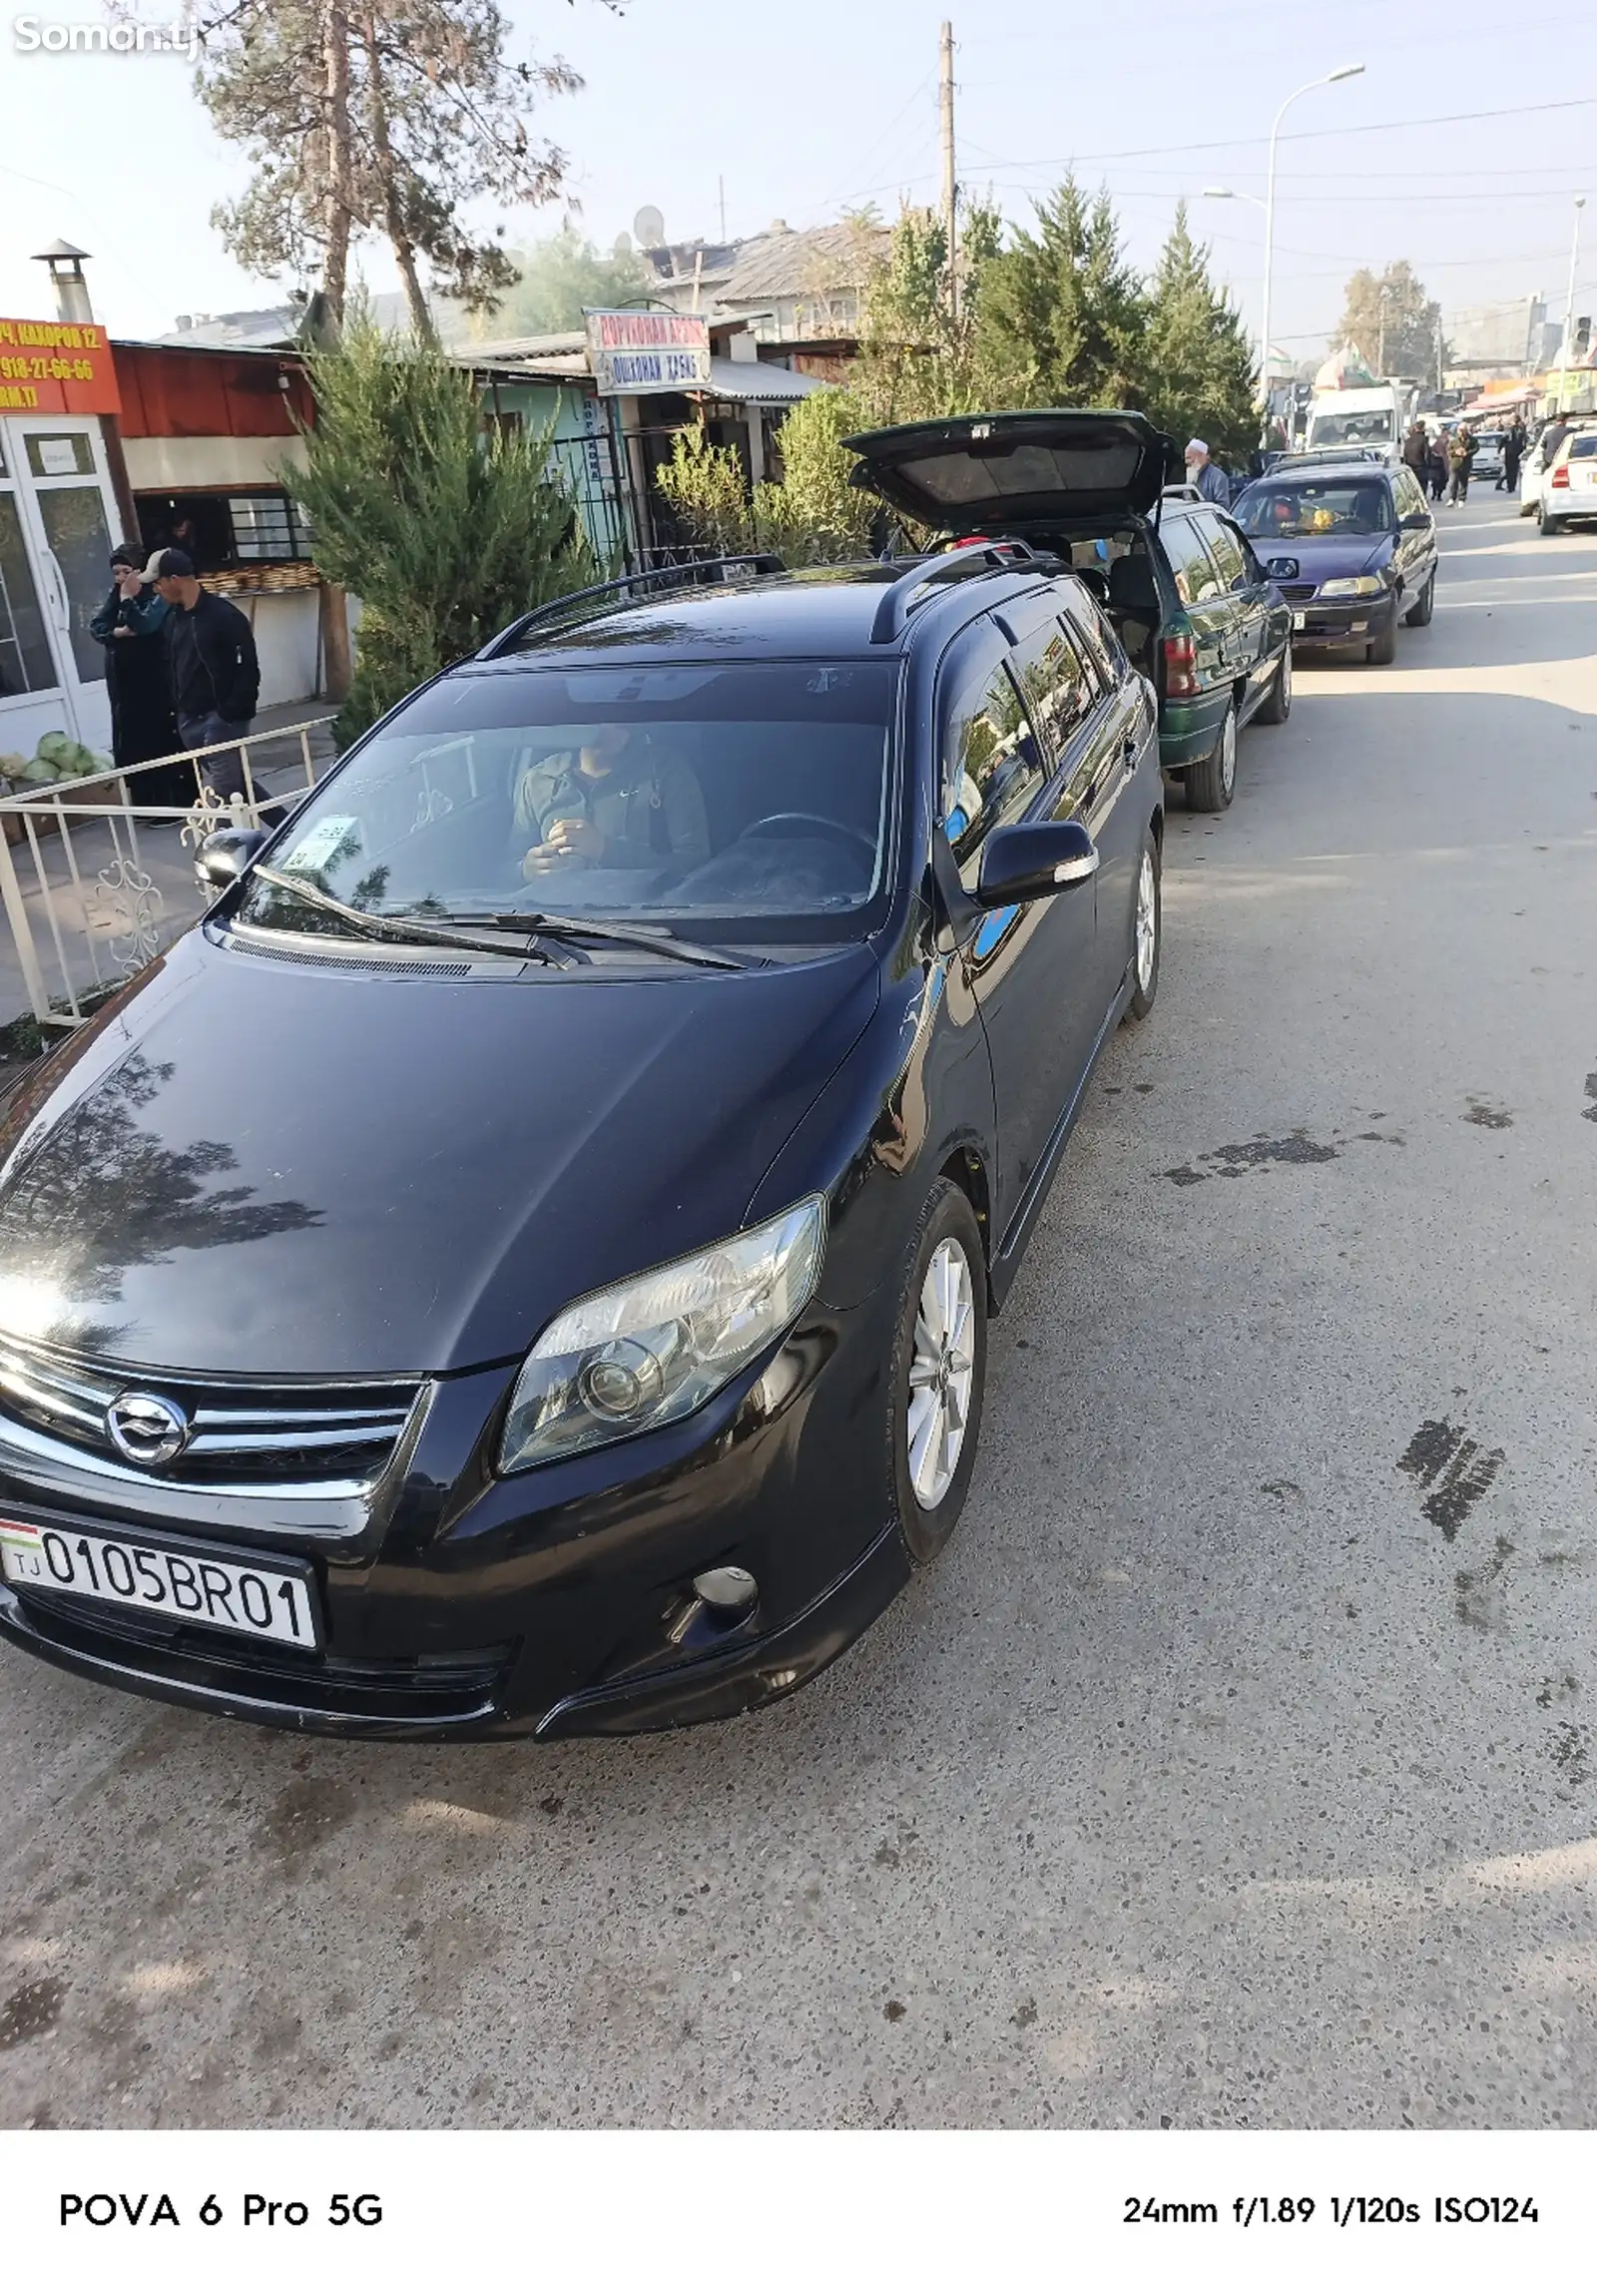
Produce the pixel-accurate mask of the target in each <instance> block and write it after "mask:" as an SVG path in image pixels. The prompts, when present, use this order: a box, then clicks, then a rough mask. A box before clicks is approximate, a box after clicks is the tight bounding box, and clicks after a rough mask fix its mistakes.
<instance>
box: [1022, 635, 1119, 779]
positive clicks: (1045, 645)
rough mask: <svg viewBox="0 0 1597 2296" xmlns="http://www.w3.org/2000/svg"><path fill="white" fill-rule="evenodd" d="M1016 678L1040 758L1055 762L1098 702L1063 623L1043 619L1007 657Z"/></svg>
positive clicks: (1093, 681)
mask: <svg viewBox="0 0 1597 2296" xmlns="http://www.w3.org/2000/svg"><path fill="white" fill-rule="evenodd" d="M1009 660H1010V667H1011V668H1012V669H1013V671H1014V672H1015V675H1016V677H1017V678H1018V679H1019V681H1020V690H1021V692H1022V693H1023V694H1024V695H1025V697H1026V704H1027V707H1028V709H1029V710H1030V712H1031V722H1032V724H1033V726H1034V727H1035V728H1036V730H1037V733H1038V736H1039V738H1040V739H1041V742H1042V746H1043V754H1044V761H1045V764H1046V765H1047V766H1048V767H1049V768H1050V769H1051V768H1052V767H1054V766H1057V765H1058V763H1059V761H1060V759H1061V758H1062V757H1063V756H1064V754H1065V751H1066V748H1067V747H1068V746H1069V743H1070V738H1071V736H1072V735H1073V734H1074V733H1075V731H1076V728H1077V727H1078V726H1080V725H1082V724H1083V723H1084V722H1085V721H1086V719H1087V718H1089V717H1090V716H1091V715H1092V712H1093V711H1094V710H1095V709H1096V708H1097V706H1098V684H1097V680H1096V677H1095V676H1094V675H1093V674H1092V673H1091V672H1090V671H1089V670H1088V668H1087V665H1086V663H1085V662H1084V661H1083V659H1082V655H1081V651H1080V649H1079V648H1078V647H1077V646H1076V645H1075V644H1074V642H1073V640H1072V639H1071V637H1070V635H1069V633H1068V632H1067V630H1066V629H1065V627H1064V625H1063V623H1061V622H1058V621H1051V622H1045V623H1044V624H1043V625H1042V627H1041V629H1039V630H1034V631H1032V632H1031V633H1030V635H1029V636H1027V637H1025V638H1023V639H1021V640H1020V642H1019V644H1018V645H1017V646H1016V647H1015V650H1014V652H1013V654H1012V655H1011V656H1010V658H1009Z"/></svg>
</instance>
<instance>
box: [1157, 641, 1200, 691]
mask: <svg viewBox="0 0 1597 2296" xmlns="http://www.w3.org/2000/svg"><path fill="white" fill-rule="evenodd" d="M1197 691H1198V656H1197V653H1196V652H1195V650H1194V648H1193V642H1192V632H1191V631H1190V630H1184V631H1183V632H1182V633H1181V635H1180V636H1179V637H1176V638H1167V639H1166V640H1165V693H1166V696H1167V697H1168V698H1170V699H1172V700H1176V701H1180V700H1182V699H1183V698H1184V697H1185V696H1187V695H1189V694H1196V693H1197Z"/></svg>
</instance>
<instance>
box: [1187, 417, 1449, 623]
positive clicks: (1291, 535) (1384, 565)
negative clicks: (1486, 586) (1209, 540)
mask: <svg viewBox="0 0 1597 2296" xmlns="http://www.w3.org/2000/svg"><path fill="white" fill-rule="evenodd" d="M1232 516H1233V517H1234V518H1235V519H1236V520H1237V523H1238V524H1239V525H1240V526H1241V527H1242V529H1243V532H1244V533H1245V534H1246V535H1247V536H1248V538H1249V539H1250V541H1251V542H1252V543H1253V546H1254V549H1255V550H1256V551H1257V553H1258V555H1259V556H1260V557H1261V558H1262V559H1263V560H1264V563H1265V570H1266V572H1267V573H1268V574H1269V575H1270V577H1271V579H1272V581H1273V582H1274V583H1275V585H1276V587H1277V589H1278V590H1279V591H1280V592H1281V594H1282V596H1283V597H1284V598H1285V599H1286V601H1287V603H1288V604H1289V605H1290V606H1291V607H1292V609H1293V617H1292V620H1293V647H1294V650H1295V651H1297V650H1299V649H1301V648H1303V647H1308V646H1314V647H1324V648H1326V649H1328V650H1330V649H1332V648H1334V649H1337V650H1340V649H1343V648H1349V649H1350V648H1353V647H1357V648H1360V649H1361V650H1362V652H1363V655H1364V659H1365V660H1366V661H1369V662H1389V661H1391V660H1392V658H1393V656H1394V655H1395V653H1396V651H1397V621H1398V617H1399V615H1400V616H1401V617H1402V619H1403V620H1404V621H1405V622H1406V623H1408V624H1409V626H1410V627H1411V628H1416V629H1417V628H1422V627H1423V625H1424V624H1425V623H1427V622H1428V621H1429V620H1430V613H1431V605H1432V601H1433V600H1434V598H1435V594H1436V522H1435V520H1434V518H1432V516H1431V514H1430V511H1429V510H1428V508H1427V507H1426V504H1425V499H1424V496H1423V495H1422V494H1421V492H1420V490H1419V487H1418V485H1417V483H1416V482H1415V480H1414V477H1413V475H1412V473H1411V472H1410V471H1408V470H1407V469H1405V468H1403V467H1402V466H1399V467H1398V468H1397V469H1395V470H1392V469H1386V468H1382V467H1380V466H1378V465H1376V464H1374V463H1369V462H1347V463H1339V462H1336V461H1334V460H1332V459H1331V458H1330V457H1328V458H1327V460H1326V462H1325V463H1324V464H1316V465H1313V466H1311V467H1306V466H1304V465H1302V464H1300V465H1298V466H1297V467H1295V468H1289V469H1285V470H1282V471H1281V472H1279V473H1273V474H1271V475H1270V476H1268V477H1265V478H1260V479H1256V480H1255V481H1254V483H1253V484H1252V485H1251V486H1249V487H1247V488H1246V489H1245V490H1244V491H1243V493H1242V494H1241V495H1240V496H1239V497H1238V499H1237V500H1236V502H1235V503H1233V505H1232Z"/></svg>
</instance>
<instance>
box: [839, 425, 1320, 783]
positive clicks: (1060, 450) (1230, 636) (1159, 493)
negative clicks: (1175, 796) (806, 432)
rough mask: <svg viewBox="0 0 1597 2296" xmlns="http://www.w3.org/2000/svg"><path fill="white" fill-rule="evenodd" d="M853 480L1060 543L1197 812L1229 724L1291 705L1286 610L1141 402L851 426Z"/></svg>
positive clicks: (901, 506)
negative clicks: (1185, 483)
mask: <svg viewBox="0 0 1597 2296" xmlns="http://www.w3.org/2000/svg"><path fill="white" fill-rule="evenodd" d="M844 444H845V445H846V446H848V447H850V448H851V449H852V451H853V452H854V453H855V454H857V455H858V456H859V458H860V459H859V464H858V467H857V468H856V470H855V471H854V483H855V484H856V485H859V486H863V487H867V488H868V489H870V490H871V491H872V492H873V493H876V494H878V495H879V496H880V497H881V499H882V500H883V501H884V502H886V503H888V504H889V505H890V506H891V507H892V508H893V509H895V510H897V511H900V512H902V513H903V514H905V515H906V516H908V517H910V518H912V519H914V520H915V521H916V522H917V523H918V524H920V525H922V526H929V527H931V528H932V529H933V530H934V531H937V532H940V533H943V534H948V535H950V536H952V537H953V538H955V539H958V540H964V539H967V538H969V537H972V536H986V537H996V536H1014V537H1015V538H1017V539H1019V540H1022V541H1025V542H1028V543H1030V544H1031V546H1032V547H1033V548H1034V549H1041V550H1047V551H1052V552H1054V553H1055V554H1057V555H1058V556H1059V557H1061V558H1066V559H1068V560H1069V562H1070V563H1071V564H1072V565H1073V566H1074V568H1075V570H1076V572H1077V573H1078V574H1080V575H1081V576H1082V577H1083V579H1084V580H1085V581H1086V582H1087V584H1088V585H1089V587H1090V588H1091V589H1092V590H1093V591H1094V592H1095V594H1096V595H1097V597H1098V599H1099V601H1100V603H1101V604H1102V606H1103V607H1104V609H1105V611H1106V613H1107V614H1108V616H1109V619H1110V621H1111V622H1112V623H1113V624H1114V626H1115V628H1116V630H1117V632H1118V633H1119V636H1120V640H1121V643H1122V645H1123V646H1124V647H1125V649H1126V652H1127V654H1128V655H1129V657H1130V659H1131V661H1132V663H1133V664H1134V665H1135V667H1136V668H1137V669H1139V670H1141V671H1142V672H1143V674H1144V676H1145V677H1147V678H1149V679H1150V680H1151V681H1152V684H1153V687H1154V691H1155V693H1156V694H1157V696H1158V699H1159V762H1160V764H1161V766H1162V767H1163V768H1164V772H1165V777H1166V780H1167V781H1168V782H1170V783H1173V784H1175V785H1176V786H1177V787H1179V788H1180V789H1182V791H1183V792H1184V794H1185V797H1186V802H1187V804H1188V806H1189V807H1190V808H1191V809H1192V810H1193V811H1194V812H1195V813H1220V812H1223V811H1224V810H1225V808H1226V807H1227V806H1229V805H1230V804H1231V801H1232V799H1233V797H1234V796H1235V795H1236V789H1237V736H1238V734H1239V732H1240V731H1241V729H1242V728H1243V727H1244V726H1245V725H1247V724H1248V723H1249V721H1250V719H1253V718H1258V719H1259V720H1260V722H1261V723H1262V724H1264V725H1281V724H1282V723H1283V722H1284V721H1285V719H1286V717H1287V715H1288V712H1289V711H1290V710H1291V708H1292V611H1291V609H1290V607H1289V606H1288V605H1287V602H1286V600H1285V599H1284V598H1283V597H1282V595H1281V592H1280V591H1279V590H1278V589H1277V588H1276V586H1275V584H1274V583H1273V582H1272V581H1271V579H1270V577H1269V575H1268V574H1267V573H1266V571H1265V569H1264V567H1263V565H1262V564H1261V563H1260V561H1259V559H1258V557H1257V556H1256V555H1255V553H1254V549H1253V545H1252V544H1251V543H1250V542H1249V540H1248V537H1247V536H1246V535H1245V534H1244V533H1243V531H1242V529H1241V528H1240V527H1239V526H1238V525H1237V524H1236V522H1235V520H1234V519H1232V518H1230V517H1229V516H1228V515H1227V513H1226V512H1225V511H1224V510H1222V509H1220V508H1219V507H1218V506H1217V505H1216V504H1214V503H1212V502H1205V501H1202V500H1200V499H1199V498H1197V496H1196V495H1192V494H1189V492H1188V490H1186V489H1184V488H1174V489H1169V490H1167V488H1166V484H1165V480H1166V476H1167V473H1169V472H1171V471H1172V470H1173V469H1178V468H1179V467H1180V458H1179V456H1178V454H1177V452H1176V449H1175V447H1174V445H1173V443H1172V441H1171V440H1170V439H1169V438H1167V437H1166V436H1165V435H1164V433H1163V432H1162V431H1158V430H1156V429H1155V428H1154V426H1153V424H1152V423H1151V422H1150V421H1149V420H1148V418H1147V416H1146V415H1143V414H1138V413H1135V412H1133V411H1131V410H1129V409H1126V410H1114V411H1110V410H1094V409H1081V408H1058V407H1051V408H1044V409H1041V410H1038V411H1036V412H1027V413H1010V414H967V415H959V416H956V417H954V418H953V419H951V420H948V421H938V422H908V423H900V424H897V425H896V426H895V427H893V428H892V429H889V430H871V431H862V432H859V433H858V434H856V435H855V436H854V437H852V438H849V439H846V440H845V441H844Z"/></svg>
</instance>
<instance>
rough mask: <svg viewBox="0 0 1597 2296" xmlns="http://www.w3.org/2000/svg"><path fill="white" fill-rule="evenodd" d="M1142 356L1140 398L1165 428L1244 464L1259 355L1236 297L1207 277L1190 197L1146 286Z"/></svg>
mask: <svg viewBox="0 0 1597 2296" xmlns="http://www.w3.org/2000/svg"><path fill="white" fill-rule="evenodd" d="M1142 363H1143V392H1144V396H1143V400H1142V404H1143V407H1144V409H1145V411H1146V412H1147V414H1148V416H1149V417H1150V419H1151V420H1152V421H1153V422H1155V423H1157V424H1158V426H1159V428H1160V429H1161V430H1167V431H1169V432H1170V434H1171V436H1172V437H1173V438H1174V439H1175V441H1176V443H1177V445H1178V446H1180V445H1182V444H1183V443H1184V442H1185V441H1186V440H1187V439H1189V438H1194V437H1196V438H1202V439H1204V440H1206V441H1207V443H1208V445H1209V448H1210V451H1211V452H1212V453H1213V454H1214V456H1215V457H1216V459H1217V460H1218V461H1222V462H1227V463H1230V464H1232V466H1233V467H1236V466H1238V465H1244V466H1245V465H1246V460H1247V456H1248V454H1249V451H1250V449H1251V448H1252V447H1253V445H1254V442H1255V440H1256V438H1257V436H1258V432H1259V416H1258V413H1257V412H1256V385H1255V372H1256V361H1255V358H1254V353H1253V349H1252V347H1251V345H1250V343H1249V340H1248V336H1247V332H1246V330H1245V329H1244V326H1243V323H1242V320H1241V319H1240V318H1239V317H1238V315H1237V311H1236V309H1235V307H1234V305H1233V303H1232V301H1231V297H1230V296H1229V295H1228V294H1227V293H1225V291H1224V290H1223V289H1220V288H1217V287H1216V286H1215V284H1214V281H1213V280H1212V279H1211V278H1210V276H1209V251H1208V249H1207V248H1204V247H1200V246H1199V245H1198V244H1197V243H1196V242H1195V240H1194V239H1193V236H1192V234H1191V232H1190V231H1189V230H1188V228H1187V209H1186V204H1185V202H1183V203H1182V204H1181V205H1179V206H1178V207H1177V209H1176V220H1175V223H1174V225H1173V226H1172V228H1171V233H1170V237H1169V239H1168V240H1166V242H1165V245H1164V250H1163V252H1162V253H1161V255H1160V258H1159V268H1158V270H1157V271H1156V272H1155V274H1154V277H1153V279H1152V281H1151V282H1150V285H1149V297H1148V330H1147V335H1146V338H1145V341H1144V344H1143V352H1142Z"/></svg>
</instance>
